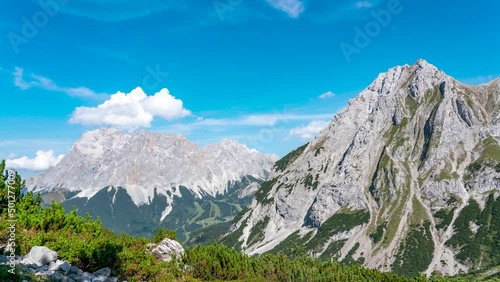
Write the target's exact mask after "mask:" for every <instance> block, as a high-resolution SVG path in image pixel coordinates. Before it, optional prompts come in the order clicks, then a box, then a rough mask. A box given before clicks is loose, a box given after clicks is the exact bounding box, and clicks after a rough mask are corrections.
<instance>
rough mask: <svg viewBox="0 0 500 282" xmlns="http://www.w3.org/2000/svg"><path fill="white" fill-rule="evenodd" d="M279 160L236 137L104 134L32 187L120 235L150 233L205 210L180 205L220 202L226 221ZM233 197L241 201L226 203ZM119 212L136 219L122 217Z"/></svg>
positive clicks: (77, 147) (82, 142)
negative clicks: (200, 140)
mask: <svg viewBox="0 0 500 282" xmlns="http://www.w3.org/2000/svg"><path fill="white" fill-rule="evenodd" d="M277 158H278V157H277V156H275V155H265V154H262V153H260V152H258V151H256V150H254V149H249V148H247V147H246V146H244V145H242V144H240V143H238V142H237V141H233V140H222V141H220V142H219V143H216V144H211V145H208V146H206V147H199V146H198V145H196V144H195V143H193V142H191V141H189V140H188V139H186V138H185V137H184V136H182V135H171V134H160V133H153V132H148V131H145V130H141V131H138V132H135V133H123V132H121V131H119V130H117V129H98V130H94V131H88V132H86V133H84V134H83V135H82V137H81V138H80V139H79V140H78V141H77V142H76V143H75V144H74V145H73V147H72V149H71V150H70V152H69V153H68V154H66V155H65V156H64V158H63V159H62V160H61V162H60V163H59V164H57V165H56V166H55V167H52V168H50V169H48V170H46V171H44V172H42V173H41V174H39V175H36V176H34V177H32V178H30V179H29V180H28V181H27V187H28V189H29V190H32V191H34V192H35V193H41V194H42V195H44V198H45V199H47V200H48V201H50V200H51V199H55V200H57V201H59V202H63V203H64V205H65V206H66V207H67V208H71V206H72V205H76V207H77V208H78V212H79V213H80V214H85V212H87V211H88V212H90V213H91V214H92V215H93V216H100V217H101V219H102V220H103V224H104V225H105V226H107V227H109V228H110V229H112V230H114V231H117V232H128V233H133V234H147V233H150V232H154V230H153V229H154V228H156V227H158V226H161V225H162V224H165V222H171V223H172V224H170V225H169V227H171V228H173V227H177V226H173V225H174V223H175V222H178V220H179V219H180V218H182V217H184V216H189V214H186V213H187V212H192V213H195V211H196V209H197V207H195V208H192V209H191V208H190V209H188V210H186V208H187V207H181V206H180V205H179V204H178V203H179V202H183V203H184V206H189V205H194V204H195V202H197V204H199V206H200V207H204V206H205V205H208V204H209V203H212V204H213V205H215V206H217V208H218V209H219V210H222V211H221V212H218V213H217V217H218V220H219V221H223V220H226V218H225V217H227V216H230V215H231V214H233V213H235V214H236V213H237V212H238V211H239V210H240V209H241V207H240V204H244V203H247V202H248V197H251V195H252V194H253V192H255V190H256V189H257V187H256V185H257V186H258V185H259V183H260V182H262V181H263V180H265V179H267V176H268V174H269V172H270V171H271V168H272V165H273V163H274V162H275V161H276V159H277ZM227 193H230V194H231V195H232V194H234V195H235V196H234V197H232V198H231V202H227V203H226V202H223V200H224V199H223V198H224V197H223V196H224V195H226V194H227ZM183 197H184V198H185V199H186V197H187V198H189V202H186V201H184V200H182V198H183ZM117 199H118V200H117ZM207 201H208V202H207ZM214 201H218V202H214ZM220 205H223V206H220ZM228 205H229V207H227V206H228ZM124 207H127V208H126V209H125V208H124ZM207 207H208V208H209V209H211V208H210V207H211V206H207ZM235 207H236V208H237V209H236V210H234V211H233V208H235ZM182 208H184V210H183V211H184V212H179V209H182ZM118 210H119V211H121V213H122V214H123V213H125V214H127V213H128V215H129V217H130V218H131V219H130V220H128V221H122V220H119V219H118V218H120V215H119V214H118V212H117V211H118ZM172 213H173V214H175V215H171V214H172ZM169 215H171V216H170V217H169ZM213 217H215V216H206V217H205V218H207V219H208V218H213ZM132 219H133V220H134V222H132ZM118 222H119V223H120V224H118ZM145 222H146V223H147V224H146V223H145ZM193 224H194V222H193ZM134 225H137V226H134ZM180 225H182V224H179V226H180ZM193 228H195V227H193ZM174 229H175V228H174ZM182 232H183V233H185V234H184V235H186V234H187V233H188V232H187V231H185V230H183V231H182ZM181 238H182V235H181Z"/></svg>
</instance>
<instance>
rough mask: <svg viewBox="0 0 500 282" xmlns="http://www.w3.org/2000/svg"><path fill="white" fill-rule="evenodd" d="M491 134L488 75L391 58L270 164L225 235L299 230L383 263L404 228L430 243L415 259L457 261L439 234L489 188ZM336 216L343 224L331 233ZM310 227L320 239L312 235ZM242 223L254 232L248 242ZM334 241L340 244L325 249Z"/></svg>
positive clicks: (389, 263) (449, 269)
mask: <svg viewBox="0 0 500 282" xmlns="http://www.w3.org/2000/svg"><path fill="white" fill-rule="evenodd" d="M499 141H500V79H497V80H494V81H492V82H490V83H488V84H484V85H480V86H469V85H464V84H461V83H460V82H458V81H456V80H455V79H453V78H452V77H450V76H447V75H446V74H445V73H444V72H442V71H439V70H438V69H437V68H436V67H434V66H432V65H430V64H429V63H427V62H425V61H423V60H419V61H417V62H416V63H415V64H414V65H412V66H408V65H405V66H398V67H395V68H392V69H390V70H388V72H386V73H382V74H380V75H379V76H378V77H377V79H375V80H374V81H373V83H372V84H371V85H370V86H368V87H367V88H366V89H365V90H364V91H362V92H361V93H360V94H359V95H358V96H357V97H356V98H354V99H352V100H351V101H350V102H349V104H348V106H347V107H346V108H345V109H344V110H343V111H341V112H340V113H339V114H337V115H336V116H335V117H334V119H333V120H332V122H331V123H330V124H329V125H328V127H327V128H325V129H324V130H323V131H321V132H320V133H319V134H318V135H317V136H316V137H315V138H314V140H312V141H311V142H310V143H309V144H308V145H307V147H306V148H305V149H304V150H303V152H301V153H300V155H299V156H298V157H297V156H295V157H294V160H293V161H292V162H290V163H288V165H287V166H286V168H280V169H275V170H274V171H273V172H272V173H271V175H270V178H271V179H273V181H274V184H273V185H272V188H271V189H270V191H266V192H265V193H264V194H265V195H264V196H263V197H261V199H259V200H254V202H253V203H252V206H251V209H250V210H249V211H248V212H247V213H246V214H245V215H244V216H242V217H241V220H240V221H239V222H238V223H236V224H235V225H233V227H232V229H231V232H230V234H229V235H228V236H233V234H235V235H234V236H237V238H238V239H239V244H241V247H242V248H243V250H244V251H245V252H247V253H249V254H258V253H264V252H267V251H269V250H271V249H273V248H275V247H276V246H278V245H280V244H281V243H283V244H287V243H289V241H287V239H288V240H290V238H294V239H293V240H295V242H297V241H300V240H302V239H303V241H300V242H301V243H305V244H306V247H308V248H309V251H310V252H311V253H312V254H313V255H315V256H318V257H319V256H322V257H324V256H325V255H327V254H328V255H329V256H330V257H335V258H337V259H339V260H342V259H344V258H346V256H348V255H347V254H349V253H350V252H352V254H350V255H349V256H350V257H349V259H354V260H356V259H360V258H362V259H361V260H360V262H363V264H364V265H365V266H368V267H375V268H379V269H382V270H390V269H392V268H394V266H395V265H396V264H397V265H398V267H404V265H405V262H404V261H396V258H397V257H398V255H399V256H401V257H404V256H405V254H404V246H405V244H406V238H407V237H408V236H410V234H412V231H413V234H420V238H425V240H427V241H428V242H429V244H427V245H428V250H427V251H426V252H427V253H431V254H432V255H431V256H430V258H426V266H425V268H424V269H420V270H419V271H426V272H427V273H431V272H432V271H433V270H439V271H442V272H444V273H446V274H456V273H458V272H459V271H461V270H464V271H466V270H467V269H468V267H469V266H468V265H464V264H462V263H460V262H458V261H457V260H456V258H455V257H454V256H453V255H452V256H450V254H456V251H454V250H453V249H452V248H450V247H449V246H448V245H446V242H447V241H448V240H449V239H450V238H451V236H452V235H453V233H454V227H453V223H454V221H455V220H456V218H457V217H458V215H459V213H460V211H461V210H462V209H463V208H464V207H465V206H466V205H467V204H468V202H469V201H470V200H474V201H477V202H478V203H480V204H481V205H484V202H485V199H486V198H487V197H488V196H489V195H490V194H491V193H493V194H494V195H495V197H498V195H499V194H500V166H499V165H498V163H499V159H498V158H499V156H500V155H498V154H500V146H499ZM287 157H288V156H287ZM474 163H475V165H472V164H474ZM472 168H475V170H474V169H472ZM263 186H264V185H263ZM260 192H261V191H259V192H257V194H256V195H259V193H260ZM440 210H443V211H451V210H453V212H454V214H453V212H452V213H451V217H450V219H449V220H451V222H450V223H449V224H448V225H446V227H439V228H438V227H437V226H438V225H439V224H440V223H441V222H442V220H441V219H440V218H435V217H434V214H435V213H436V212H438V211H440ZM366 213H369V217H366ZM335 216H336V217H335ZM266 218H268V220H266ZM332 218H333V219H336V218H338V219H337V222H339V224H338V225H337V224H336V223H335V222H332V221H329V219H332ZM342 218H347V219H348V220H346V221H345V222H355V223H356V226H355V227H353V226H348V224H344V221H342ZM263 222H264V223H265V224H263ZM263 225H264V228H262V226H263ZM322 226H323V231H322ZM345 228H347V229H349V230H351V233H350V234H351V236H350V237H349V238H344V239H342V240H339V239H338V238H337V237H338V236H339V235H338V234H344V233H345V232H348V231H349V230H345ZM257 229H258V230H257ZM325 229H328V230H327V231H325ZM414 230H416V231H414ZM354 231H355V232H354ZM297 232H298V234H300V235H301V236H300V238H301V239H297V238H296V234H297ZM321 232H324V233H323V235H324V234H329V235H328V236H330V240H319V239H318V238H317V239H314V237H315V236H317V235H318V234H319V233H321ZM419 232H420V233H419ZM252 233H253V234H259V235H262V236H260V237H258V238H259V240H253V241H252V242H250V240H249V237H250V234H252ZM292 234H295V236H294V237H291V236H290V235H292ZM318 237H320V236H318ZM310 238H313V239H310ZM335 244H337V245H340V246H341V247H339V248H338V250H337V249H335V250H336V251H334V250H333V247H334V245H335ZM280 247H282V246H280ZM329 247H330V249H329ZM330 252H332V253H330ZM423 253H425V252H423Z"/></svg>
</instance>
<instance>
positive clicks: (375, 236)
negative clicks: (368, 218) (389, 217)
mask: <svg viewBox="0 0 500 282" xmlns="http://www.w3.org/2000/svg"><path fill="white" fill-rule="evenodd" d="M386 227H387V222H384V223H382V224H380V225H379V226H377V230H376V231H375V232H374V233H372V234H370V238H371V239H372V240H373V243H375V244H377V243H378V242H380V241H381V240H382V238H383V236H384V233H385V229H386Z"/></svg>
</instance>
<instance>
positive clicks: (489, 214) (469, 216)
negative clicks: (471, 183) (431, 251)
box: [446, 194, 500, 268]
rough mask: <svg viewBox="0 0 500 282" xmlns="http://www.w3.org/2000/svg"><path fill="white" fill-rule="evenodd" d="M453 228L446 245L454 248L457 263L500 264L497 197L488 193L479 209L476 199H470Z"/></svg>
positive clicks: (480, 265)
mask: <svg viewBox="0 0 500 282" xmlns="http://www.w3.org/2000/svg"><path fill="white" fill-rule="evenodd" d="M472 226H475V229H477V230H476V231H475V232H474V231H473V230H471V227H472ZM453 227H454V229H455V234H454V235H453V237H451V238H450V240H448V241H447V242H446V244H447V245H448V246H451V247H453V248H455V250H456V251H457V252H458V254H457V259H458V260H459V261H460V262H462V263H466V264H469V265H471V266H473V267H474V268H478V267H481V268H487V267H494V266H498V265H500V254H499V252H498V249H499V247H500V197H497V199H495V197H494V194H490V195H489V197H488V199H487V201H486V203H485V207H484V209H483V210H482V211H481V210H480V207H479V204H478V203H477V202H476V201H474V200H471V201H469V204H468V205H467V206H466V207H465V208H464V209H463V210H462V211H461V212H460V214H459V216H458V217H457V219H456V220H455V222H454V224H453Z"/></svg>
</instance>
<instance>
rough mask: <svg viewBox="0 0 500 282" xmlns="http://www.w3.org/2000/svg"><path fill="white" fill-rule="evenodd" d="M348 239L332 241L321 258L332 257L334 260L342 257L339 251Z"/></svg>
mask: <svg viewBox="0 0 500 282" xmlns="http://www.w3.org/2000/svg"><path fill="white" fill-rule="evenodd" d="M346 241H347V239H346V240H339V241H334V242H331V243H330V245H328V247H327V248H326V250H325V251H324V252H323V253H322V254H321V256H320V257H319V258H320V259H322V260H331V259H332V258H333V259H334V260H337V259H338V258H339V257H340V255H339V254H338V252H339V251H340V250H341V249H342V247H343V246H344V245H345V242H346Z"/></svg>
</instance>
